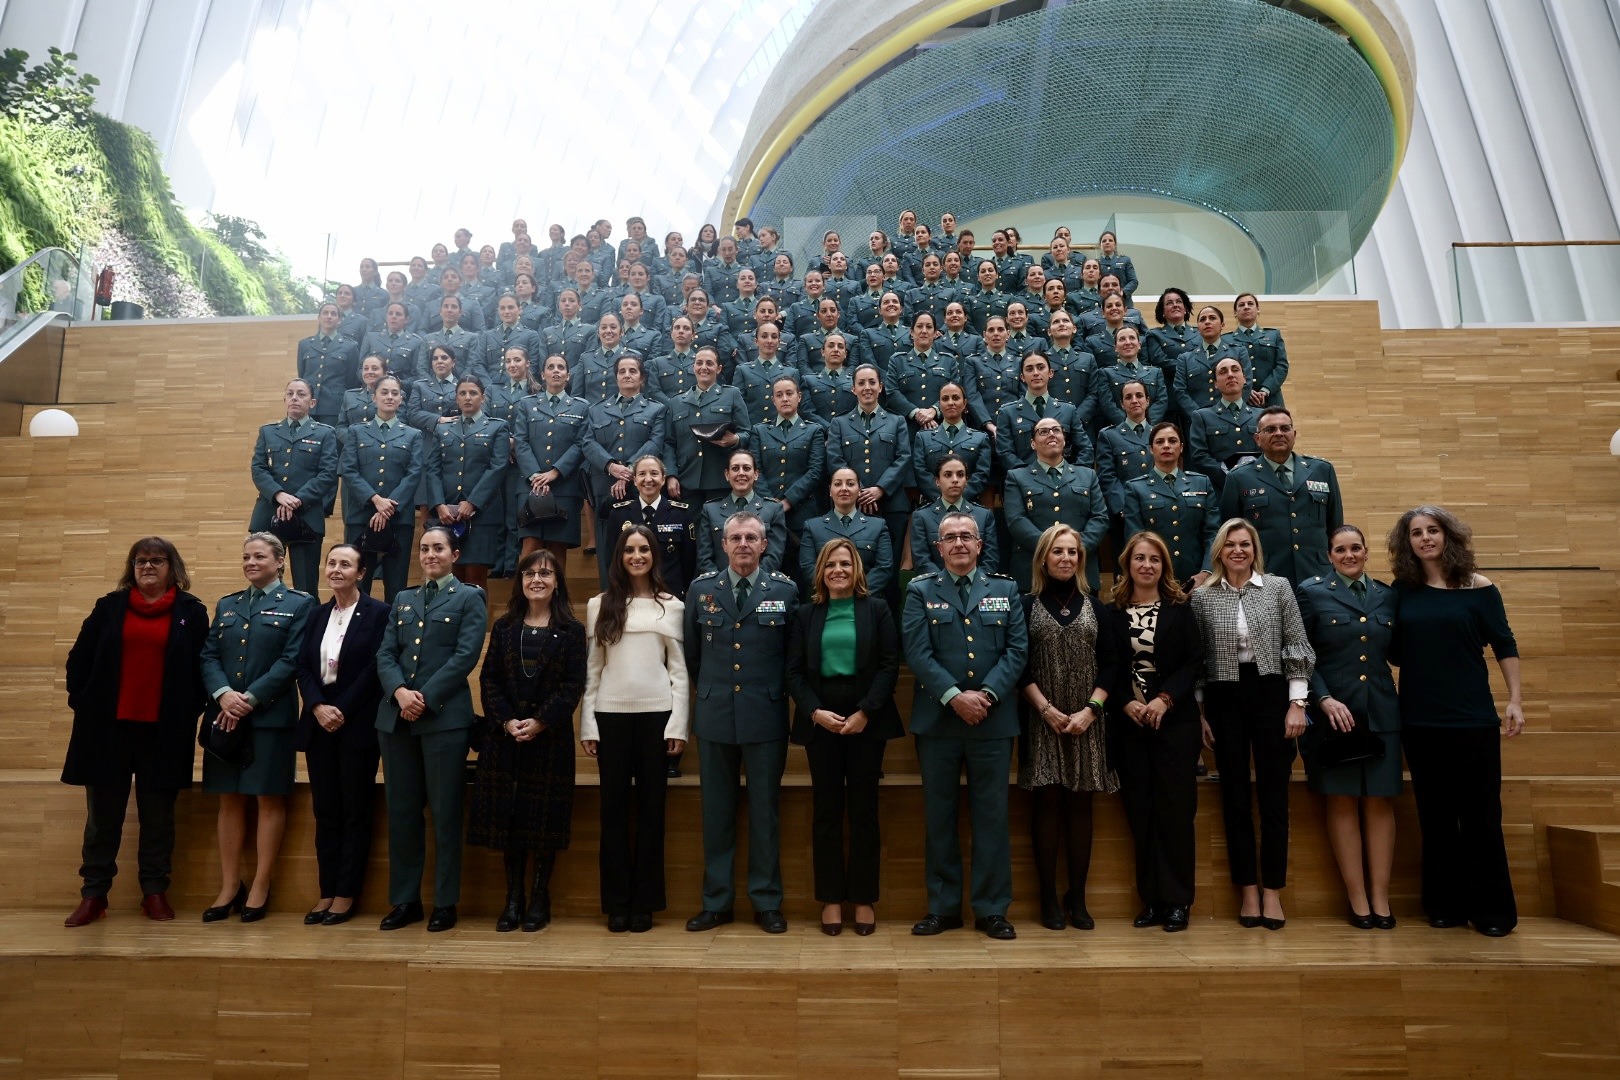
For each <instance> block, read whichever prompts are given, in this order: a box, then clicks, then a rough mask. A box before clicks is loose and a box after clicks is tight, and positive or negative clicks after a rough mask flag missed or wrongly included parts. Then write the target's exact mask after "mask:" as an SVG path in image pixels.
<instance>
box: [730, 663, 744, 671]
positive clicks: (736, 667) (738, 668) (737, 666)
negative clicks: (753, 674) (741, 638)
mask: <svg viewBox="0 0 1620 1080" xmlns="http://www.w3.org/2000/svg"><path fill="white" fill-rule="evenodd" d="M731 670H732V671H741V670H742V665H741V664H732V665H731Z"/></svg>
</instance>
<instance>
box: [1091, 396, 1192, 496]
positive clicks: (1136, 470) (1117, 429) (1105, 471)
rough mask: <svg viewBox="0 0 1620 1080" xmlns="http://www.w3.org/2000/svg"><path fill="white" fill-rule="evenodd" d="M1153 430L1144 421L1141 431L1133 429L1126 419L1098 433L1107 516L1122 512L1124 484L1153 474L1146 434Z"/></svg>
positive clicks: (1100, 470) (1099, 457)
mask: <svg viewBox="0 0 1620 1080" xmlns="http://www.w3.org/2000/svg"><path fill="white" fill-rule="evenodd" d="M1152 430H1153V425H1152V424H1149V423H1148V422H1147V420H1146V418H1144V419H1143V421H1142V430H1141V431H1136V430H1134V429H1133V428H1132V427H1131V424H1130V421H1128V420H1126V421H1121V422H1120V423H1118V424H1114V425H1112V426H1110V427H1105V428H1103V429H1102V430H1101V431H1099V432H1098V433H1097V478H1098V479H1099V480H1100V481H1101V482H1102V488H1103V498H1104V499H1106V500H1107V501H1108V512H1109V513H1110V514H1123V513H1124V512H1125V485H1126V484H1128V483H1130V482H1131V481H1132V480H1135V479H1136V478H1137V477H1138V476H1146V475H1147V474H1148V473H1149V472H1151V471H1152V469H1153V451H1152V450H1150V449H1148V432H1150V431H1152ZM1216 490H1217V491H1219V490H1220V489H1219V488H1217V489H1216Z"/></svg>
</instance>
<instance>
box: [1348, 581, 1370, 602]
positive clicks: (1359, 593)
mask: <svg viewBox="0 0 1620 1080" xmlns="http://www.w3.org/2000/svg"><path fill="white" fill-rule="evenodd" d="M1350 591H1351V592H1353V593H1355V594H1356V599H1357V600H1365V599H1366V598H1367V582H1366V581H1364V580H1363V579H1361V578H1356V580H1354V581H1352V582H1351V583H1350Z"/></svg>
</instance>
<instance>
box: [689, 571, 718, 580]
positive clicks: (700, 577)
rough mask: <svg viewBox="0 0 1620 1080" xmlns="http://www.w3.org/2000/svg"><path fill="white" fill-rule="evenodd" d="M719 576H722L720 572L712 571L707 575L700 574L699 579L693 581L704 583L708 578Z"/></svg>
mask: <svg viewBox="0 0 1620 1080" xmlns="http://www.w3.org/2000/svg"><path fill="white" fill-rule="evenodd" d="M719 576H720V571H718V570H710V571H708V572H707V573H703V574H699V575H698V576H697V577H695V578H693V579H692V580H693V581H703V580H705V579H707V578H712V577H719Z"/></svg>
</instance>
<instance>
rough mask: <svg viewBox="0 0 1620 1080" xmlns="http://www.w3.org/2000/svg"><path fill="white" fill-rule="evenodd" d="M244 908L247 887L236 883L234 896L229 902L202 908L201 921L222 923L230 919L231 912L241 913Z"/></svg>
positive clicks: (241, 883) (245, 905)
mask: <svg viewBox="0 0 1620 1080" xmlns="http://www.w3.org/2000/svg"><path fill="white" fill-rule="evenodd" d="M246 907H247V885H246V884H244V883H243V882H240V881H238V882H237V883H236V895H235V896H233V897H231V898H230V900H229V902H227V903H224V904H220V905H219V906H218V907H205V908H203V913H202V921H203V922H222V921H223V920H225V919H228V918H230V917H231V913H232V912H237V911H241V910H242V909H244V908H246Z"/></svg>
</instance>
